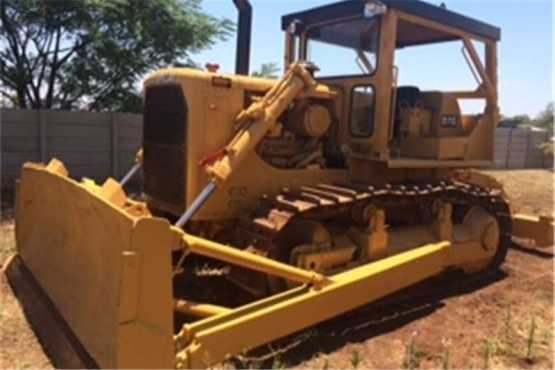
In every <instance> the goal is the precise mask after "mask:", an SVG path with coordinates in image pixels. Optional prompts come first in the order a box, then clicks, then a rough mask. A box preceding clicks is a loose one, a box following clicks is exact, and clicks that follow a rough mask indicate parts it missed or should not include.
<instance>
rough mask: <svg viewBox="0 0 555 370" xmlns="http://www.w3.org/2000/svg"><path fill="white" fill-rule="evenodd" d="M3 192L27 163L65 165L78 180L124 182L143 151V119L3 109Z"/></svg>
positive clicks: (0, 148) (0, 163) (0, 154)
mask: <svg viewBox="0 0 555 370" xmlns="http://www.w3.org/2000/svg"><path fill="white" fill-rule="evenodd" d="M0 137H1V146H0V166H1V180H2V181H1V185H2V188H3V189H9V188H12V187H13V184H14V180H15V179H16V178H17V177H18V176H19V172H20V168H21V165H22V164H23V163H24V162H26V161H36V162H45V163H46V162H48V161H49V160H50V159H51V158H52V157H56V158H58V159H60V160H62V161H63V162H64V163H65V164H66V166H67V168H68V170H69V172H70V176H72V177H74V178H77V179H79V178H81V177H84V176H85V177H89V178H93V179H95V180H97V181H103V180H105V179H106V178H107V177H108V176H112V177H115V178H120V177H121V176H123V175H124V174H125V172H126V171H127V170H128V169H129V167H130V166H131V165H132V164H133V160H134V157H135V153H136V152H137V150H138V149H139V148H140V146H141V140H142V116H141V115H140V114H127V113H93V112H66V111H52V110H20V109H0Z"/></svg>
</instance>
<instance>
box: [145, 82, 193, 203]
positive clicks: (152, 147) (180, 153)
mask: <svg viewBox="0 0 555 370" xmlns="http://www.w3.org/2000/svg"><path fill="white" fill-rule="evenodd" d="M186 134H187V102H186V99H185V96H184V95H183V90H182V89H181V87H180V86H179V85H175V84H171V85H170V84H168V85H156V86H150V87H148V88H147V90H146V96H145V109H144V114H143V150H144V171H145V192H146V194H147V195H148V196H150V197H152V198H154V199H156V200H160V201H163V202H166V203H170V204H172V205H177V206H182V205H183V204H184V203H185V183H186V182H185V180H186V179H185V176H186V172H185V171H186V165H187V163H186V160H187V159H186V152H185V143H186Z"/></svg>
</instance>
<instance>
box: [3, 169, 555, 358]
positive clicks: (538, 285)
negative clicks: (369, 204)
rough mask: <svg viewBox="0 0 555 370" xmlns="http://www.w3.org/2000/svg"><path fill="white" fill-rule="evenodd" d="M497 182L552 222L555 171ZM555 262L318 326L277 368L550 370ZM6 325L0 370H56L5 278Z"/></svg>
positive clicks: (512, 255)
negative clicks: (451, 292)
mask: <svg viewBox="0 0 555 370" xmlns="http://www.w3.org/2000/svg"><path fill="white" fill-rule="evenodd" d="M490 173H491V174H492V175H493V176H495V177H496V178H498V179H499V180H501V181H502V182H504V183H505V185H506V189H507V192H508V194H509V195H510V197H511V198H512V200H513V203H512V204H513V209H514V210H516V211H518V212H526V213H544V214H552V213H553V200H552V199H553V183H552V181H553V174H552V172H549V171H542V170H522V171H490ZM4 216H9V215H4ZM13 230H14V225H13V221H11V219H10V218H9V217H4V218H2V221H1V222H0V264H2V263H3V262H4V261H5V259H6V258H7V257H8V256H9V255H10V254H12V253H13V252H14V247H15V243H14V236H13ZM547 252H548V253H552V252H553V250H552V249H549V250H548V251H547ZM551 257H552V256H549V254H548V255H547V258H546V256H544V257H543V258H542V257H541V256H536V255H533V254H529V253H526V252H523V251H519V250H514V249H513V250H511V251H510V252H509V255H508V258H507V262H506V263H505V264H504V267H503V270H504V272H505V274H506V275H503V276H500V277H498V279H497V280H493V281H491V282H490V283H488V284H487V285H484V286H481V287H479V289H475V290H472V291H468V292H467V291H463V292H459V293H457V294H454V295H449V296H446V297H440V298H437V300H431V301H426V302H423V303H422V302H420V303H419V305H418V306H410V305H409V307H408V308H407V307H404V308H401V307H394V308H393V309H390V310H389V311H387V312H385V313H384V314H383V315H377V314H376V312H374V310H366V311H365V310H362V311H360V312H358V313H355V314H353V315H350V316H348V317H346V318H342V319H340V320H334V321H333V322H332V323H331V324H325V325H323V326H319V327H317V328H316V329H313V330H312V331H311V335H310V336H307V337H308V338H310V339H309V340H308V341H309V342H310V343H308V344H307V345H303V346H301V347H299V348H298V349H296V350H294V351H292V352H294V353H289V354H285V355H284V356H282V357H280V359H279V364H280V366H279V367H282V366H287V367H302V368H352V367H355V366H356V367H358V368H399V367H402V366H403V365H405V366H406V367H415V366H418V367H420V368H439V367H444V366H446V365H447V367H451V368H483V367H484V366H485V365H488V366H489V367H491V368H546V369H551V368H553V356H552V345H553V341H552V322H553V264H552V258H551ZM532 318H533V320H534V325H535V329H534V330H533V331H531V324H532ZM0 323H1V325H0V368H25V367H32V368H50V367H51V364H50V362H49V361H48V359H47V358H46V356H45V355H44V353H43V351H42V349H41V347H40V345H39V343H38V342H37V340H36V338H35V336H34V335H33V333H32V331H31V330H30V328H29V327H28V325H27V322H26V321H25V318H24V316H23V314H22V311H21V309H20V307H19V305H18V303H17V301H16V300H15V298H14V297H13V296H12V292H11V290H10V288H9V286H8V285H7V282H6V280H5V278H4V277H3V276H2V277H0ZM531 332H532V334H533V335H532V340H530V338H531V335H530V334H531ZM530 342H532V343H533V345H532V352H531V353H532V355H531V358H527V357H529V356H528V354H529V353H528V352H529V351H528V347H529V343H530Z"/></svg>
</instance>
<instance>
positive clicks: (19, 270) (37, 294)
mask: <svg viewBox="0 0 555 370" xmlns="http://www.w3.org/2000/svg"><path fill="white" fill-rule="evenodd" d="M126 204H127V201H126V197H125V193H124V192H123V190H122V189H121V187H120V186H119V184H118V183H117V182H115V181H114V180H112V179H109V180H107V181H106V182H105V183H104V185H103V186H98V185H96V184H94V182H92V181H91V180H84V181H83V182H76V181H74V180H72V179H70V178H69V177H67V171H66V170H65V168H64V167H63V164H62V163H61V162H59V161H57V160H53V161H51V162H50V163H49V165H48V166H43V165H37V164H31V163H27V164H25V165H24V168H23V171H22V176H21V181H20V184H19V188H18V195H17V204H16V207H17V208H16V241H17V253H18V255H17V256H16V257H14V258H12V259H11V262H10V263H9V264H8V265H7V266H6V275H7V276H8V280H9V282H10V284H11V286H12V288H13V289H14V291H15V293H16V295H17V296H18V298H19V299H20V301H21V303H22V305H23V308H24V311H25V313H26V315H27V316H28V318H29V321H30V322H31V324H32V325H33V326H34V330H35V332H36V333H37V335H38V337H39V340H40V341H41V343H42V344H43V347H44V348H45V349H46V350H47V352H50V353H49V355H50V356H51V358H53V362H54V364H55V365H56V366H58V367H91V366H100V367H102V368H139V367H140V368H145V367H156V368H161V367H165V368H169V367H173V366H174V359H175V357H174V356H175V352H174V344H173V339H172V336H173V327H172V325H173V321H172V317H173V298H172V285H171V284H172V275H171V274H172V271H171V245H172V238H174V236H173V235H172V233H171V230H170V227H169V224H168V222H167V221H166V220H163V219H156V218H152V217H149V216H140V215H137V214H140V213H141V212H139V211H137V210H135V213H133V212H131V211H129V210H127V209H126V208H125V207H126ZM127 205H128V204H127ZM64 333H66V334H67V333H69V335H65V334H64ZM72 338H73V339H75V340H72ZM49 341H54V343H49ZM75 342H77V343H75ZM71 350H73V351H74V352H75V353H70V352H71ZM57 351H58V352H59V351H62V353H56V352H57ZM83 352H84V353H83Z"/></svg>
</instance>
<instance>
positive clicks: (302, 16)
mask: <svg viewBox="0 0 555 370" xmlns="http://www.w3.org/2000/svg"><path fill="white" fill-rule="evenodd" d="M282 28H283V30H284V31H285V35H286V53H285V63H286V67H287V66H288V65H289V64H291V63H293V62H295V61H310V62H311V63H314V64H316V65H317V66H318V67H319V70H318V71H315V72H314V73H315V78H316V79H317V80H318V81H319V82H321V83H324V84H327V85H329V86H332V87H333V88H334V89H336V91H337V92H338V98H337V99H336V101H335V105H336V107H335V110H334V111H335V112H334V113H335V115H336V117H335V118H336V119H337V121H339V122H340V126H341V128H340V129H339V130H338V135H339V137H338V139H337V140H338V142H339V143H341V146H342V149H341V150H342V152H343V153H344V154H345V156H346V157H349V158H350V159H351V160H371V161H381V162H386V163H387V165H388V166H389V167H406V168H409V167H414V166H415V165H416V166H420V167H430V168H432V167H433V168H437V167H470V166H473V167H476V166H485V165H489V164H490V163H491V161H492V160H493V151H492V148H493V145H492V144H493V143H492V141H493V137H494V136H493V133H494V130H495V125H496V123H497V121H498V108H497V81H496V79H497V74H496V68H497V65H496V63H497V60H496V43H497V41H499V39H500V30H499V29H498V28H496V27H494V26H491V25H488V24H485V23H483V22H480V21H477V20H474V19H471V18H468V17H465V16H462V15H460V14H457V13H454V12H451V11H449V10H447V9H445V8H444V7H437V6H434V5H431V4H427V3H425V2H422V1H417V0H414V1H395V0H390V1H385V0H384V1H377V0H370V1H361V0H352V1H343V2H339V3H335V4H331V5H326V6H322V7H318V8H314V9H311V10H307V11H303V12H300V13H294V14H289V15H286V16H284V17H283V18H282ZM443 42H459V43H462V51H463V53H462V55H461V58H463V57H464V58H465V60H466V62H467V64H468V66H469V68H470V69H471V71H472V73H473V75H474V77H475V79H476V82H477V85H478V86H477V88H476V90H472V91H423V90H421V89H420V87H418V86H397V80H398V76H399V74H400V73H403V71H399V70H398V68H397V66H396V65H395V54H396V51H398V50H399V49H402V48H408V47H411V48H412V47H417V46H420V45H427V44H435V43H443ZM476 42H479V43H482V44H483V45H484V48H485V49H484V50H485V51H484V56H485V57H484V58H483V59H485V60H482V58H480V56H479V53H478V52H477V51H476V50H475V48H474V43H476ZM461 99H476V100H482V101H483V102H485V104H484V106H485V109H484V111H483V112H481V113H480V114H473V115H463V114H462V113H461V108H460V104H459V100H461Z"/></svg>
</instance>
